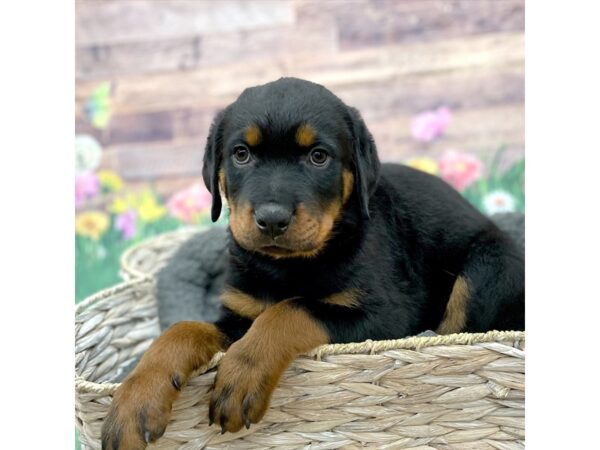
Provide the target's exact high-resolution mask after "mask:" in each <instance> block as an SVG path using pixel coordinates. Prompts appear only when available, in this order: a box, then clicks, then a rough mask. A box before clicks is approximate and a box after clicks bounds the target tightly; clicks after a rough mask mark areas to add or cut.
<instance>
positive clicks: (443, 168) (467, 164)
mask: <svg viewBox="0 0 600 450" xmlns="http://www.w3.org/2000/svg"><path fill="white" fill-rule="evenodd" d="M439 163H440V175H441V177H442V178H443V179H444V181H446V182H447V183H449V184H451V185H452V186H454V188H455V189H456V190H458V191H461V192H462V191H464V190H465V189H466V188H468V187H469V186H470V185H471V184H472V183H473V182H474V181H476V180H477V179H479V178H480V177H481V171H482V168H483V165H482V163H481V161H479V159H477V157H475V156H473V155H470V154H468V153H460V152H457V151H455V150H447V151H446V152H444V154H443V155H442V157H441V158H440V161H439Z"/></svg>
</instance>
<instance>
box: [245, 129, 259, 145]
mask: <svg viewBox="0 0 600 450" xmlns="http://www.w3.org/2000/svg"><path fill="white" fill-rule="evenodd" d="M244 139H245V140H246V142H247V144H248V145H250V146H251V147H254V146H256V145H258V144H260V141H261V140H262V134H261V132H260V128H258V125H256V124H252V125H249V126H248V127H246V130H245V131H244Z"/></svg>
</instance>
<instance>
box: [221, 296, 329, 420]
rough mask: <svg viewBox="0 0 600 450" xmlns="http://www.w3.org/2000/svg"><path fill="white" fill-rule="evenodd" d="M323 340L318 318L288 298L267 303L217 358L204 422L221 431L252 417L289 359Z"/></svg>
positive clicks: (257, 415)
mask: <svg viewBox="0 0 600 450" xmlns="http://www.w3.org/2000/svg"><path fill="white" fill-rule="evenodd" d="M327 342H329V336H328V333H327V331H326V329H325V327H324V326H323V324H322V323H321V322H319V321H317V320H316V319H315V318H314V317H313V316H312V315H311V314H310V313H309V312H308V310H307V309H305V308H303V307H302V306H300V305H299V304H298V303H297V302H295V301H294V300H284V301H282V302H280V303H276V304H275V305H273V306H270V307H268V308H267V309H266V310H265V311H264V312H263V313H262V314H261V315H259V316H258V317H257V318H256V320H255V321H254V323H253V324H252V326H251V327H250V329H249V330H248V332H247V333H246V335H244V337H242V338H241V339H240V340H239V341H237V342H235V343H234V344H233V345H232V346H231V347H230V348H229V350H228V351H227V354H226V355H225V357H224V358H223V360H222V361H221V364H220V366H219V369H218V372H217V376H216V378H215V385H214V389H213V393H212V396H211V400H210V408H209V419H210V422H211V423H212V422H215V423H217V424H218V425H220V426H221V429H222V431H223V432H225V431H230V432H235V431H238V430H239V429H240V428H241V427H242V426H244V425H245V426H246V428H249V427H250V424H251V423H257V422H258V421H259V420H260V419H261V418H262V417H263V416H264V414H265V412H266V410H267V408H268V406H269V401H270V399H271V394H272V392H273V390H274V389H275V386H276V385H277V382H278V381H279V378H280V377H281V374H282V373H283V371H284V370H285V369H286V367H287V366H288V365H289V364H290V363H291V362H292V360H293V359H294V358H295V357H296V356H297V355H298V354H300V353H304V352H307V351H309V350H311V349H313V348H315V347H317V346H319V345H321V344H325V343H327Z"/></svg>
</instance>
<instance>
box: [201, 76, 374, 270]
mask: <svg viewBox="0 0 600 450" xmlns="http://www.w3.org/2000/svg"><path fill="white" fill-rule="evenodd" d="M202 175H203V177H204V182H205V183H206V186H207V188H208V190H209V191H210V192H211V193H212V195H213V204H212V219H213V221H215V220H217V219H218V217H219V215H220V213H221V197H220V191H221V192H222V193H223V194H224V195H225V196H226V197H227V200H228V203H229V207H230V217H229V224H230V228H231V231H232V234H233V237H234V239H235V240H236V241H237V243H238V244H239V245H241V246H242V247H243V248H245V249H247V250H251V251H258V252H261V253H264V254H267V255H270V256H272V257H275V258H281V257H311V256H315V255H316V254H318V253H319V251H320V250H321V249H322V248H323V247H324V245H325V243H326V242H327V241H328V239H329V238H330V236H331V232H332V230H333V228H334V225H335V223H336V221H337V220H338V219H339V217H340V215H341V211H342V208H344V207H350V206H349V204H350V203H351V204H352V205H354V207H356V208H360V211H361V213H362V214H363V215H364V216H365V217H368V216H369V197H370V196H371V194H372V193H373V191H374V189H375V186H376V184H377V179H378V176H379V159H378V157H377V151H376V148H375V144H374V142H373V139H372V137H371V134H370V133H369V131H368V130H367V128H366V127H365V124H364V122H363V120H362V118H361V117H360V114H359V113H358V111H357V110H355V109H354V108H350V107H348V106H346V105H344V103H343V102H342V101H341V100H340V99H339V98H337V97H336V96H335V95H333V94H332V93H331V92H330V91H328V90H327V89H325V88H324V87H323V86H320V85H318V84H314V83H311V82H308V81H303V80H299V79H295V78H282V79H280V80H278V81H275V82H272V83H268V84H265V85H262V86H257V87H253V88H249V89H246V90H245V91H244V92H243V93H242V94H241V95H240V97H239V98H238V99H237V100H236V101H235V102H234V103H233V104H231V105H230V106H228V107H227V108H226V109H225V110H223V111H222V112H221V113H219V114H218V115H217V117H216V118H215V120H214V122H213V124H212V126H211V129H210V132H209V136H208V140H207V145H206V150H205V154H204V167H203V171H202ZM351 198H353V199H354V200H353V201H352V202H349V200H350V199H351Z"/></svg>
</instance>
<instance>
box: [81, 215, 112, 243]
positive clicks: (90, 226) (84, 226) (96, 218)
mask: <svg viewBox="0 0 600 450" xmlns="http://www.w3.org/2000/svg"><path fill="white" fill-rule="evenodd" d="M108 223H109V219H108V216H107V215H106V214H104V213H103V212H101V211H87V212H84V213H81V214H78V215H77V217H75V232H76V233H77V234H79V235H81V236H87V237H89V238H92V239H94V240H96V241H97V240H98V239H100V237H101V236H102V235H103V234H104V232H105V231H106V230H107V229H108Z"/></svg>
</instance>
